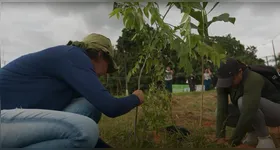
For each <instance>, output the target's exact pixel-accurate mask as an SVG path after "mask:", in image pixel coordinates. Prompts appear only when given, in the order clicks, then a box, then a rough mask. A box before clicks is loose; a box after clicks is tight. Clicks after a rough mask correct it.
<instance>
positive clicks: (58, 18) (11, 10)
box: [0, 3, 280, 61]
mask: <svg viewBox="0 0 280 150" xmlns="http://www.w3.org/2000/svg"><path fill="white" fill-rule="evenodd" d="M164 5H165V4H164V3H162V4H160V6H161V10H160V11H161V12H162V13H163V12H165V10H166V8H165V7H164ZM112 7H113V3H4V5H3V6H2V8H3V9H2V11H1V16H2V17H1V22H0V32H1V34H0V37H1V41H2V46H1V48H2V49H4V51H5V59H6V60H7V61H11V60H13V59H15V58H16V57H19V56H20V55H23V54H26V53H30V52H35V51H39V50H42V49H44V48H47V47H50V46H54V45H58V44H65V43H66V42H68V40H79V39H81V38H83V37H84V36H85V35H86V34H89V33H92V32H96V33H101V34H104V35H105V36H108V37H109V38H110V39H111V40H112V42H113V43H116V40H117V39H118V37H119V36H120V35H121V30H122V28H123V25H122V20H117V19H116V18H109V13H110V12H111V10H112ZM279 7H280V3H220V4H219V5H218V7H217V8H216V9H215V10H214V11H213V12H211V14H210V17H209V19H211V17H213V16H216V15H219V14H221V13H225V12H228V13H229V14H230V15H231V16H233V17H236V23H235V25H232V24H231V23H224V22H219V23H215V24H212V25H211V27H210V28H209V33H210V35H217V36H220V35H226V34H229V33H231V34H232V35H233V36H235V37H236V38H237V39H238V40H240V41H241V43H243V44H245V45H255V46H258V49H259V51H258V56H260V57H262V56H266V55H271V54H273V52H272V47H271V44H270V43H268V42H270V41H269V40H270V39H271V38H272V37H274V36H275V35H277V34H278V33H280V29H279V26H280V18H279V17H278V16H279V14H280V9H278V8H279ZM181 16H182V15H181V14H180V11H179V10H176V9H172V10H171V11H170V13H169V14H168V15H167V17H166V22H168V23H171V24H178V23H179V22H180V21H181ZM266 43H268V44H267V45H262V44H266ZM274 43H275V48H276V52H277V53H278V52H280V36H279V37H278V38H276V39H275V42H274Z"/></svg>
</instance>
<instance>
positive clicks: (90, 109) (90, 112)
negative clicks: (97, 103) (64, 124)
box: [64, 97, 102, 123]
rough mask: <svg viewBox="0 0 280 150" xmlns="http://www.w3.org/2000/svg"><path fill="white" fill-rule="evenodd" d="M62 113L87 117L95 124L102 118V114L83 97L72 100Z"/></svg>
mask: <svg viewBox="0 0 280 150" xmlns="http://www.w3.org/2000/svg"><path fill="white" fill-rule="evenodd" d="M64 111H66V112H71V113H76V114H80V115H83V116H87V117H89V118H91V119H93V120H94V121H95V122H96V123H98V122H99V121H100V119H101V116H102V113H101V112H100V111H99V110H97V108H95V107H94V106H93V105H92V104H91V103H90V102H89V101H88V100H86V99H85V98H83V97H80V98H77V99H74V100H73V102H72V103H71V104H70V105H69V106H68V107H67V108H65V110H64Z"/></svg>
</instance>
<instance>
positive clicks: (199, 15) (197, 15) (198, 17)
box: [190, 9, 203, 22]
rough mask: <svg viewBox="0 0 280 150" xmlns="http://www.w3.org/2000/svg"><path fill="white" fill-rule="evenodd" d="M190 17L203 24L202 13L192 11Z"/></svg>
mask: <svg viewBox="0 0 280 150" xmlns="http://www.w3.org/2000/svg"><path fill="white" fill-rule="evenodd" d="M190 15H191V16H192V17H193V18H194V19H195V20H197V21H198V22H202V21H203V20H202V11H196V10H194V9H191V12H190Z"/></svg>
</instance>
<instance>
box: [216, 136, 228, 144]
mask: <svg viewBox="0 0 280 150" xmlns="http://www.w3.org/2000/svg"><path fill="white" fill-rule="evenodd" d="M215 142H216V143H217V144H225V145H227V144H228V139H226V138H217V139H216V140H215Z"/></svg>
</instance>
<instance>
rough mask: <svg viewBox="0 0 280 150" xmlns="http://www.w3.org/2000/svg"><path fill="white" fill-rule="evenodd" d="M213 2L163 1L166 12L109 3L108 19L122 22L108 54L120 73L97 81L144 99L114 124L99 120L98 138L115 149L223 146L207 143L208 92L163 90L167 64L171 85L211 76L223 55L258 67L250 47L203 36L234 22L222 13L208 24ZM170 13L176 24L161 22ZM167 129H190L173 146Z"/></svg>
mask: <svg viewBox="0 0 280 150" xmlns="http://www.w3.org/2000/svg"><path fill="white" fill-rule="evenodd" d="M218 4H219V3H218V2H217V3H215V4H214V5H213V6H212V7H210V8H209V5H208V2H169V3H167V5H166V8H167V10H166V12H165V13H164V14H160V12H159V7H160V6H159V5H158V4H157V3H156V2H145V3H139V2H115V3H114V9H113V10H112V12H111V14H110V17H117V18H118V19H122V21H123V24H124V29H123V30H122V35H121V36H120V37H119V39H118V41H117V45H116V47H115V49H116V51H115V53H114V55H115V58H116V61H117V63H118V64H119V66H120V70H119V71H118V72H116V73H115V74H112V75H110V76H108V77H107V78H103V79H101V81H102V82H103V83H104V84H105V85H106V87H107V88H108V89H109V90H110V92H111V93H114V94H115V95H125V92H126V90H128V93H131V92H132V91H133V90H136V89H139V88H140V89H142V90H144V92H145V95H146V98H145V103H144V104H143V105H142V106H141V107H139V109H138V108H137V109H136V111H132V112H130V113H129V114H126V115H124V116H122V117H119V118H117V119H114V120H111V119H109V118H106V117H103V119H102V121H101V123H100V126H101V135H102V138H104V139H105V140H106V141H107V142H109V143H110V144H112V146H114V147H117V148H148V147H149V148H152V147H153V148H156V147H161V148H163V147H164V148H169V147H170V148H174V147H178V148H179V147H188V148H217V147H226V146H224V145H217V144H215V143H214V142H213V141H212V140H213V134H214V126H215V125H214V124H215V121H214V120H215V114H214V111H215V106H216V98H215V93H214V92H213V91H210V92H206V93H205V94H203V93H204V92H203V91H202V92H193V93H188V94H182V93H181V94H173V96H172V98H171V97H170V95H169V93H168V92H167V91H166V90H165V88H164V73H165V67H166V66H167V65H171V66H172V68H174V70H175V73H176V76H177V77H176V78H175V82H176V83H179V84H180V83H181V84H182V83H183V84H185V78H186V77H187V76H188V75H189V74H190V73H194V74H195V75H196V76H199V77H198V81H197V82H198V83H200V84H203V80H201V79H202V74H203V71H204V68H205V67H207V68H211V70H213V71H214V72H215V70H216V69H217V67H218V65H219V64H220V61H222V60H223V58H225V57H226V55H228V56H233V57H238V58H240V59H241V60H246V63H259V64H262V63H264V62H263V61H262V60H260V59H257V57H256V52H257V49H256V47H254V46H250V47H248V48H244V45H242V44H241V43H240V42H239V41H237V40H236V39H235V38H234V37H231V35H228V36H225V37H217V36H210V35H209V34H208V28H209V27H210V25H211V24H213V23H215V22H219V21H222V22H225V23H232V24H234V23H235V18H234V17H231V16H230V15H229V14H228V13H223V14H221V15H218V16H215V17H213V18H212V19H210V20H209V18H208V14H209V13H210V12H211V11H212V10H214V9H215V7H216V6H217V5H218ZM171 9H179V10H180V12H181V14H178V15H182V18H181V22H180V23H179V24H169V23H166V22H165V18H166V16H167V14H168V13H169V11H170V10H171ZM193 20H195V21H196V22H198V23H194V21H193ZM191 29H195V30H196V31H197V33H192V32H191ZM124 58H125V59H124ZM126 94H127V93H126ZM200 99H201V100H200ZM204 99H205V100H204ZM168 125H180V126H184V127H186V128H187V129H189V130H190V131H191V136H187V137H183V141H181V142H178V140H177V138H178V137H179V136H182V135H181V134H176V135H171V134H167V133H166V132H165V131H163V130H162V129H163V128H164V127H166V126H168Z"/></svg>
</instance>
